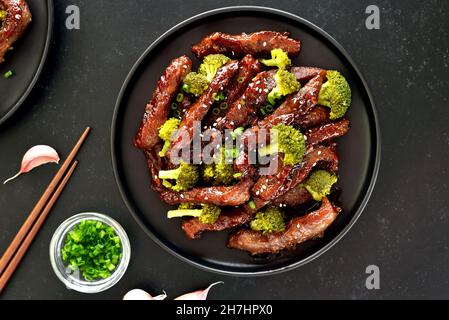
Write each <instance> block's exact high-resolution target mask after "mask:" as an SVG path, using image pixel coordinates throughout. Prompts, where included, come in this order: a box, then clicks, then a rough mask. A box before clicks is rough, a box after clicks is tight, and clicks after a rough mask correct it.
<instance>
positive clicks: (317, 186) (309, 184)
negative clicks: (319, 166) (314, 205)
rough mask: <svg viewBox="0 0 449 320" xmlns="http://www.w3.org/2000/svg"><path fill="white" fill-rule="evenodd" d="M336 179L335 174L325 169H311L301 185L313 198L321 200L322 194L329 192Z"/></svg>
mask: <svg viewBox="0 0 449 320" xmlns="http://www.w3.org/2000/svg"><path fill="white" fill-rule="evenodd" d="M337 180H338V178H337V175H335V174H334V173H330V172H327V171H325V170H316V171H313V172H312V173H311V174H310V176H309V178H308V179H307V180H306V181H305V182H304V183H302V186H303V187H304V188H306V189H307V191H309V192H310V194H311V195H312V197H313V199H314V200H316V201H321V199H323V197H324V196H327V195H329V194H330V192H331V188H332V185H333V184H334V183H336V182H337Z"/></svg>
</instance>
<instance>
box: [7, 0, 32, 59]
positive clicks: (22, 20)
mask: <svg viewBox="0 0 449 320" xmlns="http://www.w3.org/2000/svg"><path fill="white" fill-rule="evenodd" d="M30 22H31V12H30V9H29V8H28V5H27V3H26V2H25V1H24V0H0V63H2V62H3V61H4V56H5V54H6V52H8V50H11V49H12V48H13V47H12V45H13V44H14V42H16V41H17V40H18V39H19V38H20V36H21V35H22V34H23V32H24V31H25V29H26V28H27V26H28V24H29V23H30Z"/></svg>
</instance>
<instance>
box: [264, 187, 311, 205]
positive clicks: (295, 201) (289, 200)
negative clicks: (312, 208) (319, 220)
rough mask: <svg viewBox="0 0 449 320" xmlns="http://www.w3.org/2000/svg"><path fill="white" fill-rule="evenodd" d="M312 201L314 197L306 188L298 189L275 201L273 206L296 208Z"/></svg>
mask: <svg viewBox="0 0 449 320" xmlns="http://www.w3.org/2000/svg"><path fill="white" fill-rule="evenodd" d="M312 200H313V197H312V195H311V194H310V192H309V191H307V189H306V188H303V187H296V188H293V189H291V190H290V191H288V192H286V193H285V194H283V195H282V196H280V197H279V198H276V199H274V201H273V205H275V206H279V207H289V208H294V207H297V206H300V205H302V204H304V203H307V202H310V201H312Z"/></svg>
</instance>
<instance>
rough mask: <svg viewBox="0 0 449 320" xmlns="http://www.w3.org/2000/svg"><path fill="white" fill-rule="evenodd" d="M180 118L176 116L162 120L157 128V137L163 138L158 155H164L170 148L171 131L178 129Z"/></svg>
mask: <svg viewBox="0 0 449 320" xmlns="http://www.w3.org/2000/svg"><path fill="white" fill-rule="evenodd" d="M180 123H181V120H179V119H177V118H170V119H168V120H167V121H165V122H164V124H163V125H162V126H161V127H160V128H159V138H161V139H162V140H164V145H163V147H162V150H161V151H159V157H165V154H166V153H167V151H168V148H170V140H171V136H172V135H173V133H174V132H175V131H176V130H178V127H179V124H180Z"/></svg>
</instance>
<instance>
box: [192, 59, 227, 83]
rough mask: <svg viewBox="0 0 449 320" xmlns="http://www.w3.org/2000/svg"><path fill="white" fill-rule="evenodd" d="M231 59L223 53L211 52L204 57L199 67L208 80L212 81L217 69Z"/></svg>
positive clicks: (199, 70)
mask: <svg viewBox="0 0 449 320" xmlns="http://www.w3.org/2000/svg"><path fill="white" fill-rule="evenodd" d="M229 60H231V59H229V58H228V57H226V56H225V55H223V54H210V55H208V56H205V57H204V60H203V63H202V64H201V65H200V67H199V68H198V72H199V73H200V74H202V75H204V76H205V77H206V79H207V81H208V82H211V81H212V79H213V78H214V76H215V74H216V73H217V70H218V69H219V68H220V67H221V66H222V65H224V64H225V63H226V62H228V61H229Z"/></svg>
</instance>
